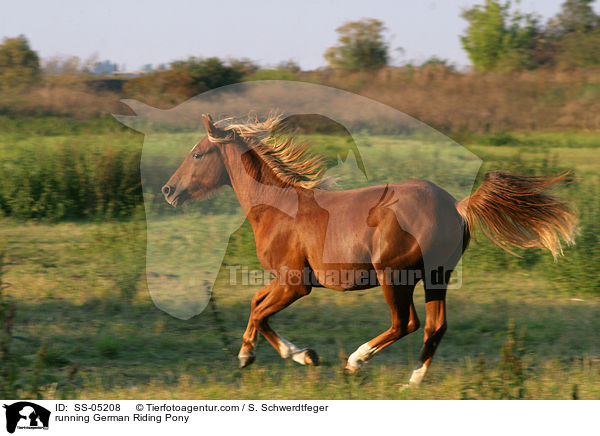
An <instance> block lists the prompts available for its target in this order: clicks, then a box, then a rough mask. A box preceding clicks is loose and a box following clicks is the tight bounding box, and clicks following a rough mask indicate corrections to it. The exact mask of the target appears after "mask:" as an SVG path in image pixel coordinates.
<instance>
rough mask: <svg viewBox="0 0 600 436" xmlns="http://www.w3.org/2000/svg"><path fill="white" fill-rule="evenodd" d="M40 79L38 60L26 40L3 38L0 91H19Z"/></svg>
mask: <svg viewBox="0 0 600 436" xmlns="http://www.w3.org/2000/svg"><path fill="white" fill-rule="evenodd" d="M39 78H40V59H39V57H38V55H37V53H36V52H35V51H33V50H32V49H31V48H30V47H29V42H28V41H27V38H25V36H23V35H19V36H18V37H16V38H4V41H3V43H2V44H1V45H0V89H2V90H14V91H21V90H23V89H25V88H27V87H29V86H30V85H32V84H34V83H36V82H37V81H38V80H39Z"/></svg>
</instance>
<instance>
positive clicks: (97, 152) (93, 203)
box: [0, 137, 141, 219]
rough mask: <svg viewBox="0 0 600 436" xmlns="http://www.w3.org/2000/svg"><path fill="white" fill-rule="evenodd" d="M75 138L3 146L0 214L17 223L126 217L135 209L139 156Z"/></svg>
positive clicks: (132, 150)
mask: <svg viewBox="0 0 600 436" xmlns="http://www.w3.org/2000/svg"><path fill="white" fill-rule="evenodd" d="M98 145H99V144H93V143H92V144H90V143H89V142H87V143H86V142H85V141H83V140H81V139H77V138H76V137H70V138H67V139H63V140H59V141H57V142H54V143H51V144H49V143H47V142H44V141H42V140H35V139H33V140H29V141H24V142H22V143H20V145H19V146H18V147H11V146H10V145H7V144H4V147H2V148H3V150H2V152H3V156H2V160H1V161H0V213H2V214H3V215H6V216H14V217H17V218H46V219H78V218H90V217H112V218H115V217H123V216H130V215H131V214H132V213H133V212H134V211H135V210H136V208H138V207H139V205H140V203H141V183H140V175H139V163H140V152H141V150H140V149H139V148H136V147H115V146H114V145H113V144H111V143H110V140H108V141H107V142H105V143H103V144H102V145H103V146H98Z"/></svg>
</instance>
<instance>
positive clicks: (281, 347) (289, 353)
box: [239, 278, 319, 366]
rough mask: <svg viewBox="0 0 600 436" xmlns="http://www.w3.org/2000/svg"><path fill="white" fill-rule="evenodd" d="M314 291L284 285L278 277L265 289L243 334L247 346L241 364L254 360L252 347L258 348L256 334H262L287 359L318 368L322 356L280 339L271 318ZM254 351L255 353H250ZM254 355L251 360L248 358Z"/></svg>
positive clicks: (244, 348)
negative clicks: (270, 321)
mask: <svg viewBox="0 0 600 436" xmlns="http://www.w3.org/2000/svg"><path fill="white" fill-rule="evenodd" d="M310 290H311V288H310V287H309V286H306V285H304V284H298V285H291V284H282V283H280V281H279V279H278V278H275V279H273V281H272V282H271V283H269V284H268V285H267V286H266V287H265V288H263V289H261V290H260V291H259V292H257V294H256V295H255V298H254V299H253V304H254V303H255V302H256V304H255V305H254V306H253V308H252V311H251V313H250V320H249V322H248V328H247V329H246V333H245V334H244V344H243V345H242V349H241V350H240V355H239V357H240V364H241V365H242V364H243V366H247V365H249V364H250V363H252V361H253V360H254V354H253V351H254V350H253V348H252V345H253V344H254V345H256V337H257V336H256V331H259V332H260V333H262V335H263V336H264V337H265V338H267V340H268V341H269V342H270V343H271V345H273V347H274V348H275V349H276V350H277V352H278V353H279V354H280V355H281V357H283V358H284V359H287V358H292V360H294V361H295V362H298V363H301V364H303V365H306V364H308V365H318V364H319V356H318V355H317V353H316V352H314V351H313V350H310V349H300V348H298V347H297V346H296V345H294V344H292V343H291V342H289V341H287V340H286V339H284V338H283V337H281V336H280V335H279V334H277V332H276V331H275V330H273V329H272V328H271V326H270V325H269V323H268V319H269V317H270V316H271V315H274V314H275V313H277V312H279V311H280V310H282V309H284V308H286V307H287V306H289V305H290V304H292V303H293V302H294V301H296V300H297V299H299V298H301V297H303V296H305V295H308V294H309V293H310ZM249 350H252V354H247V352H248V351H249ZM248 356H251V357H248Z"/></svg>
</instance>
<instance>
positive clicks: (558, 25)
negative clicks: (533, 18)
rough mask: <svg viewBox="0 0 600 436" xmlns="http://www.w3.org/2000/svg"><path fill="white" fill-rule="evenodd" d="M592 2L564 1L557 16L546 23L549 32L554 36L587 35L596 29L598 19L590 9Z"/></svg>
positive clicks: (592, 0)
mask: <svg viewBox="0 0 600 436" xmlns="http://www.w3.org/2000/svg"><path fill="white" fill-rule="evenodd" d="M592 3H594V0H566V1H565V2H564V3H563V4H562V7H561V11H560V12H559V14H558V15H557V16H556V17H555V18H553V19H551V20H550V21H549V23H548V28H549V30H550V31H551V32H552V33H553V34H554V35H555V36H563V35H566V34H567V33H572V32H577V33H587V32H590V31H592V30H594V29H596V28H597V27H598V25H599V22H600V17H598V15H596V13H595V12H594V9H592Z"/></svg>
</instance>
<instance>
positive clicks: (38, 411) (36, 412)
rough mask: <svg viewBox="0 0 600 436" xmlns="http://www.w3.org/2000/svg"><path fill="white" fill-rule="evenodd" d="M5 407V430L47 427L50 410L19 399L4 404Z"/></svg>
mask: <svg viewBox="0 0 600 436" xmlns="http://www.w3.org/2000/svg"><path fill="white" fill-rule="evenodd" d="M3 407H4V408H5V409H6V431H8V432H9V433H14V432H15V430H16V429H17V428H18V429H28V430H35V429H43V430H47V429H48V424H49V422H50V411H49V410H48V409H45V408H44V407H42V406H38V405H37V404H35V403H31V402H29V401H19V402H17V403H13V404H11V405H6V404H5V405H4V406H3Z"/></svg>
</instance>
